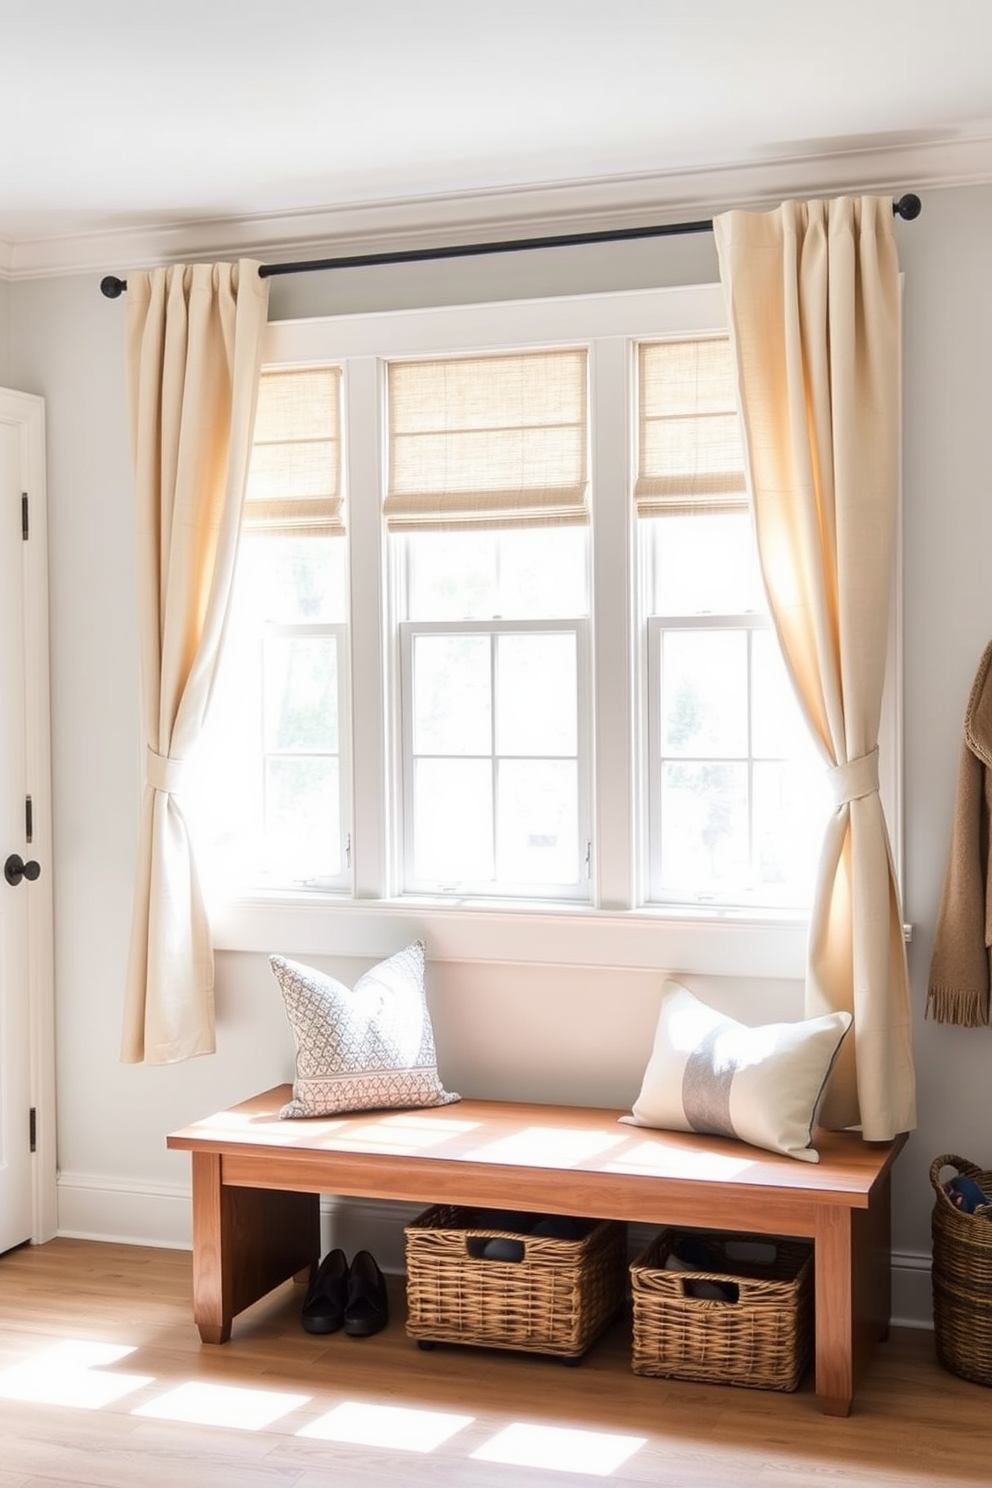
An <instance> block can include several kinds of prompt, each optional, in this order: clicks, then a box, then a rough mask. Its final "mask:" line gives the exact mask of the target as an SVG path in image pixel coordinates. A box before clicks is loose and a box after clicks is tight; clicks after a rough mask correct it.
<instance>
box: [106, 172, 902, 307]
mask: <svg viewBox="0 0 992 1488" xmlns="http://www.w3.org/2000/svg"><path fill="white" fill-rule="evenodd" d="M922 210H923V203H922V202H921V201H920V198H919V197H918V196H917V195H916V193H915V192H912V191H910V192H907V193H906V195H905V196H900V197H898V198H897V200H895V201H894V202H893V203H892V214H893V216H895V217H901V218H902V220H903V221H904V222H913V221H914V220H915V219H916V218H917V217H919V215H920V212H921V211H922ZM712 227H713V223H712V221H706V222H669V223H663V224H662V225H661V226H658V227H621V228H616V229H614V230H612V231H611V230H610V229H604V231H603V232H589V233H564V234H562V235H561V236H559V237H550V238H510V239H508V240H506V241H503V242H498V243H461V244H459V245H458V246H457V247H453V248H411V249H408V250H405V251H403V250H400V251H398V252H396V253H363V254H355V255H353V256H351V257H346V258H318V259H310V260H308V261H306V262H303V263H283V264H260V265H259V270H258V273H259V277H260V278H262V279H269V278H271V277H272V276H273V275H275V274H304V273H309V272H311V271H312V270H314V269H356V268H370V267H372V266H373V265H381V264H400V263H420V262H423V261H425V260H427V259H438V258H468V257H479V256H482V255H484V254H487V253H514V252H520V251H522V250H523V249H528V248H566V247H572V246H577V245H578V244H581V243H618V242H622V241H623V240H624V239H629V238H674V237H679V236H682V235H684V234H686V233H701V232H710V231H711V230H712ZM125 289H127V280H126V279H118V278H117V276H116V275H115V274H107V275H106V277H105V278H103V279H101V280H100V292H101V294H103V295H105V296H106V298H107V299H108V300H116V299H119V297H120V296H121V295H122V294H123V293H124V291H125Z"/></svg>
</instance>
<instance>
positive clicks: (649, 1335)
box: [630, 1230, 813, 1390]
mask: <svg viewBox="0 0 992 1488" xmlns="http://www.w3.org/2000/svg"><path fill="white" fill-rule="evenodd" d="M684 1233H686V1234H688V1233H689V1232H684ZM691 1233H692V1235H693V1237H694V1238H696V1239H700V1240H702V1241H703V1242H704V1243H705V1245H706V1248H707V1250H709V1251H712V1252H713V1253H714V1254H715V1255H716V1257H717V1258H718V1260H719V1262H720V1268H719V1270H716V1269H714V1270H712V1271H683V1270H679V1271H666V1270H665V1262H666V1261H667V1259H668V1257H669V1255H670V1254H671V1253H672V1251H673V1250H674V1249H675V1247H676V1246H677V1245H678V1242H679V1240H680V1239H681V1238H682V1237H683V1232H679V1231H676V1230H662V1232H661V1233H660V1235H658V1236H656V1238H655V1239H654V1240H653V1241H652V1243H651V1244H650V1245H649V1246H648V1247H647V1249H646V1250H645V1251H643V1252H642V1254H641V1255H639V1256H638V1257H637V1259H636V1260H635V1261H634V1262H633V1263H632V1265H631V1268H630V1279H631V1288H632V1292H633V1302H634V1329H633V1332H634V1342H633V1354H632V1357H631V1367H632V1368H633V1371H634V1373H635V1374H654V1375H665V1376H669V1377H671V1378H674V1379H687V1380H699V1381H704V1382H706V1383H708V1384H718V1385H748V1386H751V1387H752V1388H754V1389H762V1390H794V1389H796V1387H797V1385H798V1384H799V1381H800V1380H801V1379H802V1377H803V1374H804V1372H805V1370H806V1367H807V1365H808V1364H809V1361H810V1357H811V1355H812V1345H813V1247H812V1245H810V1244H809V1243H808V1242H804V1241H799V1240H779V1239H770V1238H769V1237H767V1236H762V1235H727V1234H719V1235H715V1234H710V1233H706V1234H705V1235H704V1234H702V1233H701V1232H700V1231H693V1232H691ZM769 1247H771V1248H772V1249H773V1252H774V1254H773V1257H772V1258H770V1259H762V1260H748V1259H738V1258H737V1257H736V1256H735V1255H734V1252H735V1251H736V1250H740V1251H741V1252H745V1251H747V1250H751V1249H752V1248H760V1250H761V1251H762V1252H767V1251H768V1249H769ZM699 1283H709V1284H710V1286H712V1284H713V1283H716V1284H718V1285H726V1286H728V1287H729V1288H730V1294H729V1297H728V1299H727V1300H724V1299H717V1298H712V1297H705V1296H693V1295H692V1289H693V1286H694V1284H697V1285H698V1284H699ZM732 1299H735V1300H732Z"/></svg>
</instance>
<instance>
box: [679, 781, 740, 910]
mask: <svg viewBox="0 0 992 1488" xmlns="http://www.w3.org/2000/svg"><path fill="white" fill-rule="evenodd" d="M749 857H750V854H749V844H748V819H747V771H746V768H745V766H744V765H742V764H741V765H730V764H705V763H690V762H686V763H678V764H667V765H665V766H664V767H663V769H662V779H661V873H662V881H663V884H664V886H665V888H667V889H669V890H671V891H673V892H682V893H685V894H688V895H698V894H710V893H712V894H714V895H715V894H717V893H718V892H719V891H720V890H722V889H724V888H726V887H733V888H738V887H739V886H740V885H741V884H744V883H746V882H747V881H748V878H749V869H750V863H749Z"/></svg>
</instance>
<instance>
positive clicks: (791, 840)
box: [634, 337, 830, 907]
mask: <svg viewBox="0 0 992 1488" xmlns="http://www.w3.org/2000/svg"><path fill="white" fill-rule="evenodd" d="M637 366H638V381H637V409H638V419H637V424H638V463H637V477H636V481H635V486H634V499H635V503H636V506H637V512H638V519H639V520H638V537H639V544H640V548H641V570H642V585H641V592H642V596H643V609H644V616H645V621H646V627H647V656H648V666H647V707H648V720H649V722H648V750H647V758H648V766H647V775H648V796H649V802H650V808H649V821H650V831H649V847H648V862H649V897H650V899H651V900H653V901H657V902H675V903H694V902H695V903H704V904H705V903H710V904H720V903H723V904H730V905H735V906H746V905H753V906H762V907H771V906H780V907H781V906H802V905H804V904H808V903H809V901H810V898H811V895H812V887H813V872H814V868H815V863H816V847H817V845H818V844H819V842H820V840H821V837H822V832H823V826H824V823H825V820H826V814H827V811H828V810H829V805H830V803H829V796H828V793H827V790H826V782H825V778H824V772H823V768H822V765H821V763H820V760H819V757H818V755H817V753H816V750H815V748H814V746H813V743H812V740H811V738H810V736H809V732H808V730H807V728H806V725H805V723H804V722H803V719H802V717H801V714H800V710H799V707H798V704H797V703H796V700H795V697H794V694H793V691H792V688H791V685H790V683H789V681H788V678H787V676H786V673H785V668H784V666H783V663H782V660H781V656H780V653H779V649H778V646H777V644H776V641H775V637H774V633H773V631H772V629H771V626H770V622H769V619H768V616H767V614H766V611H765V605H764V599H763V595H762V590H761V579H760V573H759V568H758V561H757V553H756V548H755V542H754V535H753V528H752V522H751V515H750V511H749V508H748V501H747V495H746V489H745V477H744V451H743V447H742V444H741V438H740V432H739V428H738V420H737V413H736V408H735V403H734V382H733V368H732V365H731V353H730V346H729V343H728V341H727V339H726V337H718V338H716V337H713V338H710V337H705V338H693V339H685V340H683V339H679V340H671V341H663V342H642V343H641V344H640V345H639V347H638V357H637Z"/></svg>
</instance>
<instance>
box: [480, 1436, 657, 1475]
mask: <svg viewBox="0 0 992 1488" xmlns="http://www.w3.org/2000/svg"><path fill="white" fill-rule="evenodd" d="M646 1443H647V1437H646V1436H613V1435H610V1434H608V1433H607V1432H604V1431H569V1430H566V1429H565V1428H563V1427H561V1426H527V1425H524V1424H522V1423H517V1424H516V1425H513V1426H507V1427H506V1428H505V1429H504V1430H503V1431H499V1432H497V1434H496V1435H495V1436H494V1437H493V1438H492V1440H491V1441H488V1442H486V1444H485V1445H484V1446H482V1447H479V1448H478V1450H477V1451H475V1452H473V1453H472V1456H473V1457H474V1458H476V1459H477V1460H478V1461H479V1462H504V1463H507V1464H509V1465H512V1466H514V1467H540V1468H558V1469H559V1470H560V1471H561V1472H571V1473H577V1472H578V1473H589V1474H591V1475H593V1476H595V1477H602V1478H605V1477H608V1476H609V1474H610V1473H613V1472H616V1470H617V1468H619V1467H622V1466H623V1464H624V1463H625V1462H626V1461H627V1459H628V1458H629V1457H633V1455H634V1453H635V1452H639V1451H640V1449H641V1447H643V1446H645V1445H646Z"/></svg>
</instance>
